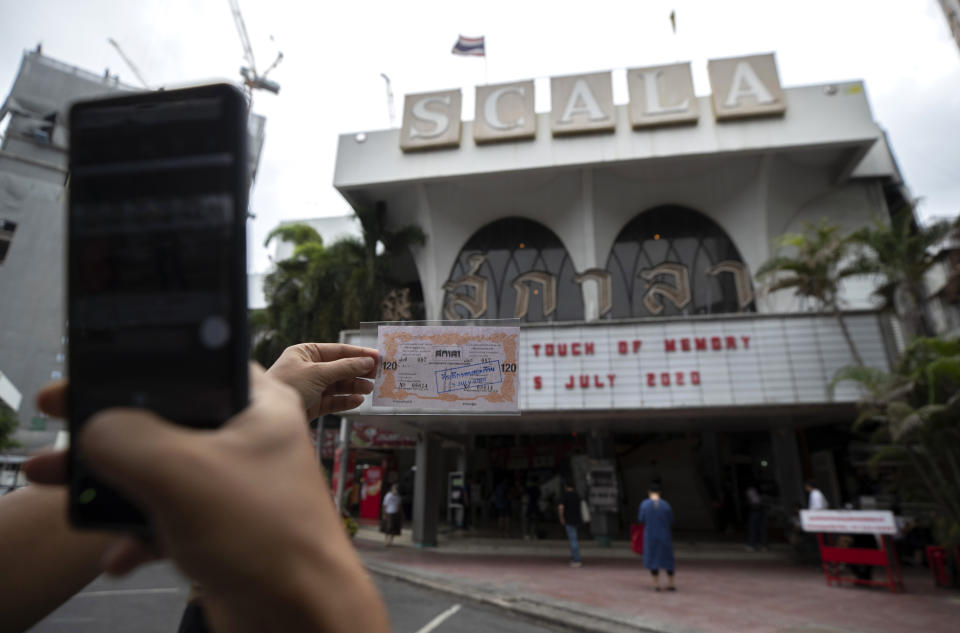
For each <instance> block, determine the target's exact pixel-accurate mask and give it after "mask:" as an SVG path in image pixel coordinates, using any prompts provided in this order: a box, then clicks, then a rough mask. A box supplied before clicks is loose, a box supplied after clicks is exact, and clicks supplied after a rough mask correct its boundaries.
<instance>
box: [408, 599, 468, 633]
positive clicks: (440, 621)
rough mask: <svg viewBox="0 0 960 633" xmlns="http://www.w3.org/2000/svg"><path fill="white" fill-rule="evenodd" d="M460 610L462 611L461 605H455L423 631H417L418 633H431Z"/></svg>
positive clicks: (431, 621)
mask: <svg viewBox="0 0 960 633" xmlns="http://www.w3.org/2000/svg"><path fill="white" fill-rule="evenodd" d="M459 610H460V605H459V604H455V605H453V606H452V607H450V608H449V609H447V610H446V611H444V612H443V613H441V614H440V615H438V616H437V617H435V618H434V619H432V620H430V621H429V622H428V623H427V625H426V626H425V627H423V628H422V629H420V630H419V631H417V633H430V631H432V630H434V629H435V628H437V627H438V626H440V625H441V624H443V622H444V620H446V619H447V618H449V617H450V616H452V615H454V614H455V613H456V612H457V611H459Z"/></svg>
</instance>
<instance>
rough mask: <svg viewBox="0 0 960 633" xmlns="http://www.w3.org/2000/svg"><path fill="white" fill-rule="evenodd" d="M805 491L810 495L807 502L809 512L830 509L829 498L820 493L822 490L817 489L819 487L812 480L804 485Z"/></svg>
mask: <svg viewBox="0 0 960 633" xmlns="http://www.w3.org/2000/svg"><path fill="white" fill-rule="evenodd" d="M803 489H804V490H806V491H807V493H808V494H809V495H810V496H809V497H808V500H807V510H827V509H829V508H830V504H829V503H828V502H827V497H826V496H824V494H823V493H822V492H820V489H819V488H817V485H816V484H815V483H813V480H812V479H808V480H807V481H806V482H805V483H804V484H803Z"/></svg>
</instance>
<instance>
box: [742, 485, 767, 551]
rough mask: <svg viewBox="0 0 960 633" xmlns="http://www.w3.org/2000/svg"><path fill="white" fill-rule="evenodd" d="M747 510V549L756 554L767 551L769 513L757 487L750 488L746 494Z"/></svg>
mask: <svg viewBox="0 0 960 633" xmlns="http://www.w3.org/2000/svg"><path fill="white" fill-rule="evenodd" d="M746 498H747V508H749V512H750V513H749V515H748V516H747V548H748V549H750V550H752V551H754V552H756V551H757V550H761V549H762V550H766V549H767V512H766V508H764V506H763V497H761V496H760V491H759V490H757V487H756V486H749V487H748V488H747V492H746Z"/></svg>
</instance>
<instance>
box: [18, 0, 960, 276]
mask: <svg viewBox="0 0 960 633" xmlns="http://www.w3.org/2000/svg"><path fill="white" fill-rule="evenodd" d="M2 4H3V7H4V9H3V14H2V19H0V90H2V91H3V94H6V92H7V90H8V88H7V87H8V86H10V85H12V83H13V78H14V76H15V73H16V72H17V68H18V65H19V63H20V58H21V55H22V51H23V50H24V49H27V48H33V47H35V46H36V44H37V43H38V42H42V43H43V50H44V52H45V53H46V54H47V55H49V56H51V57H54V58H56V59H59V60H62V61H66V62H68V63H70V64H73V65H76V66H79V67H81V68H84V69H87V70H90V71H93V72H97V73H102V72H103V71H104V69H105V68H109V69H110V72H111V73H119V75H120V77H121V79H122V80H123V81H125V82H128V83H135V82H136V80H135V78H134V77H133V74H132V73H131V72H130V70H129V69H128V68H127V67H126V65H125V64H124V62H123V61H122V60H121V59H120V57H119V56H118V54H117V52H116V51H115V50H114V49H113V48H112V47H111V46H110V45H109V44H108V43H107V38H108V37H112V38H114V39H116V40H117V41H118V42H119V43H120V44H121V46H122V47H123V48H124V50H125V52H126V53H127V55H128V56H129V57H130V58H131V59H132V60H133V61H134V63H136V65H137V66H138V67H139V69H140V71H141V73H142V74H143V76H144V77H145V79H146V80H147V81H148V82H149V83H150V85H151V86H161V85H166V86H175V85H182V84H184V83H196V82H198V81H206V80H211V79H226V80H229V81H236V80H238V78H239V75H238V69H239V67H240V66H241V65H242V64H243V63H244V61H243V51H242V49H241V46H240V40H239V37H238V36H237V32H236V28H235V26H234V22H233V18H232V16H231V12H230V8H229V4H228V1H227V0H137V1H135V2H134V1H129V0H30V1H17V0H4V1H3V3H2ZM240 6H241V9H242V10H243V14H244V17H245V18H246V24H247V29H248V31H249V34H250V38H251V40H252V42H253V46H254V52H255V54H256V61H257V67H258V69H259V70H261V71H262V70H263V69H265V68H266V67H267V66H268V65H269V64H270V62H271V61H273V58H274V57H275V56H276V53H277V51H280V50H282V51H283V53H284V60H283V62H282V63H281V64H280V66H279V67H278V68H277V69H276V70H275V71H273V73H271V78H273V79H275V80H276V81H278V82H279V83H280V85H281V91H280V94H279V95H278V96H274V95H270V94H265V93H260V94H258V95H257V96H256V97H255V103H254V109H255V110H256V111H258V112H260V113H261V114H264V115H266V117H267V137H266V147H265V149H264V154H263V157H262V159H261V163H260V176H259V179H258V182H257V183H256V187H255V190H254V194H253V201H252V206H253V211H254V212H255V213H256V214H257V219H256V220H255V221H254V223H253V227H252V233H251V240H252V243H253V245H254V248H253V250H252V254H253V258H252V261H251V262H250V267H251V269H252V270H264V269H265V268H266V267H267V266H268V259H267V251H266V249H264V248H262V246H261V245H262V243H263V240H264V238H265V237H266V235H267V233H268V232H269V231H270V229H271V228H273V227H274V226H276V224H277V223H278V222H279V221H281V220H289V219H296V218H312V217H319V216H328V215H342V214H346V213H349V208H348V207H347V205H346V203H345V202H344V201H343V199H342V198H341V197H340V196H339V194H337V192H336V191H335V190H334V189H333V187H332V186H331V182H332V180H333V164H334V157H335V154H336V143H337V135H338V134H341V133H346V132H357V131H369V130H376V129H383V128H386V127H388V126H389V125H390V119H389V115H388V108H387V99H386V89H385V83H384V81H383V79H382V78H381V77H380V73H385V74H387V75H388V76H389V77H390V78H391V80H392V83H393V91H394V93H395V100H396V105H395V108H396V111H397V116H398V119H399V116H400V114H401V113H402V106H403V95H404V94H406V93H413V92H424V91H434V90H444V89H449V88H456V87H460V88H462V89H463V92H464V113H465V116H464V118H465V119H472V118H473V115H472V112H473V99H472V96H473V89H474V86H475V85H477V84H479V83H484V81H488V82H490V83H495V82H505V81H513V80H520V79H529V78H537V79H538V84H537V109H538V111H544V110H547V109H549V102H548V101H549V94H548V93H549V90H548V88H547V87H548V84H547V83H546V82H547V81H548V78H549V77H550V76H552V75H567V74H574V73H581V72H590V71H602V70H611V69H613V70H615V71H617V70H618V69H619V72H615V73H614V89H615V94H614V97H615V100H616V101H617V102H618V103H625V102H626V100H627V99H626V80H625V78H624V77H623V70H622V69H624V68H630V67H637V66H647V65H654V64H660V63H669V62H674V61H690V62H692V66H693V73H694V86H695V89H696V92H697V94H698V95H706V94H709V92H710V86H709V81H708V79H707V74H706V71H707V60H708V59H711V58H717V57H727V56H735V55H746V54H751V53H762V52H770V51H773V52H775V53H776V56H777V64H778V68H779V72H780V80H781V83H782V84H783V85H784V86H788V87H789V86H797V85H804V84H816V83H828V82H832V81H841V80H850V79H863V80H865V82H866V86H867V93H868V96H869V98H870V102H871V104H872V107H873V111H874V117H875V118H876V120H877V121H878V122H879V123H880V124H881V125H882V126H883V127H884V128H886V130H887V131H888V133H889V135H890V140H891V143H892V146H893V150H894V152H895V154H896V156H897V159H898V160H899V163H900V166H901V169H902V171H903V172H904V176H905V178H906V180H907V183H908V184H909V186H910V187H911V190H912V192H913V195H914V196H917V197H921V198H922V199H923V201H922V203H921V207H920V213H921V216H922V217H923V218H925V219H928V218H931V217H940V216H946V217H954V216H956V215H957V214H958V213H960V50H958V49H957V46H956V44H955V43H954V41H953V40H952V38H951V37H950V33H949V30H948V28H947V25H946V21H945V19H944V16H943V13H942V11H941V9H940V7H939V4H938V3H937V1H936V0H842V1H838V0H804V1H798V0H724V1H723V2H719V1H716V0H644V1H640V0H629V1H628V0H621V1H616V2H615V1H607V0H593V1H591V2H582V1H568V0H545V1H540V0H524V1H518V0H510V1H506V2H502V1H499V0H486V1H484V2H479V3H478V2H462V1H459V0H442V1H423V2H420V1H417V0H406V1H403V2H397V1H396V0H392V1H364V0H353V1H351V2H317V1H313V2H311V1H308V0H269V1H266V0H240ZM671 10H675V11H676V16H677V34H676V35H674V34H673V32H672V30H671V27H670V21H669V15H670V11H671ZM461 33H462V34H464V35H470V36H476V35H484V36H486V38H487V52H488V57H487V59H486V60H483V59H477V58H465V57H456V56H453V55H451V54H450V48H451V46H452V45H453V43H454V41H455V40H456V38H457V35H458V34H461Z"/></svg>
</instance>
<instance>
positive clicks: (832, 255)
mask: <svg viewBox="0 0 960 633" xmlns="http://www.w3.org/2000/svg"><path fill="white" fill-rule="evenodd" d="M787 253H790V254H787ZM849 258H850V241H849V239H848V238H847V237H846V236H844V235H843V233H842V232H841V229H840V227H839V226H837V225H834V224H830V223H829V222H828V221H827V220H826V219H822V220H820V222H819V223H818V224H812V223H809V222H807V223H805V225H804V232H803V233H787V234H784V235H781V236H780V237H779V238H778V239H777V241H776V255H774V256H773V257H772V258H770V259H769V260H767V261H766V262H764V263H763V265H762V266H760V268H759V269H758V270H757V274H756V276H757V280H758V281H759V280H763V279H769V280H770V281H768V282H767V283H766V285H765V290H766V291H767V292H776V291H777V290H784V289H787V288H793V289H794V294H795V295H796V296H798V297H804V298H807V299H812V300H813V301H815V302H816V304H817V307H818V308H819V309H820V310H821V311H824V312H829V313H831V314H833V315H834V316H835V317H836V318H837V322H838V323H839V324H840V331H841V332H842V333H843V338H844V340H846V342H847V346H848V347H849V348H850V354H851V355H852V356H853V359H854V361H855V362H856V363H857V365H863V359H862V358H861V357H860V353H859V352H858V351H857V347H856V345H854V343H853V338H852V337H851V336H850V331H849V330H848V329H847V324H846V322H845V321H844V320H843V312H842V310H841V309H840V297H839V291H840V283H841V281H842V280H843V279H844V278H846V277H850V276H852V275H856V274H860V271H859V270H856V269H851V268H850V267H848V266H845V265H844V262H846V261H847V260H849Z"/></svg>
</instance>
